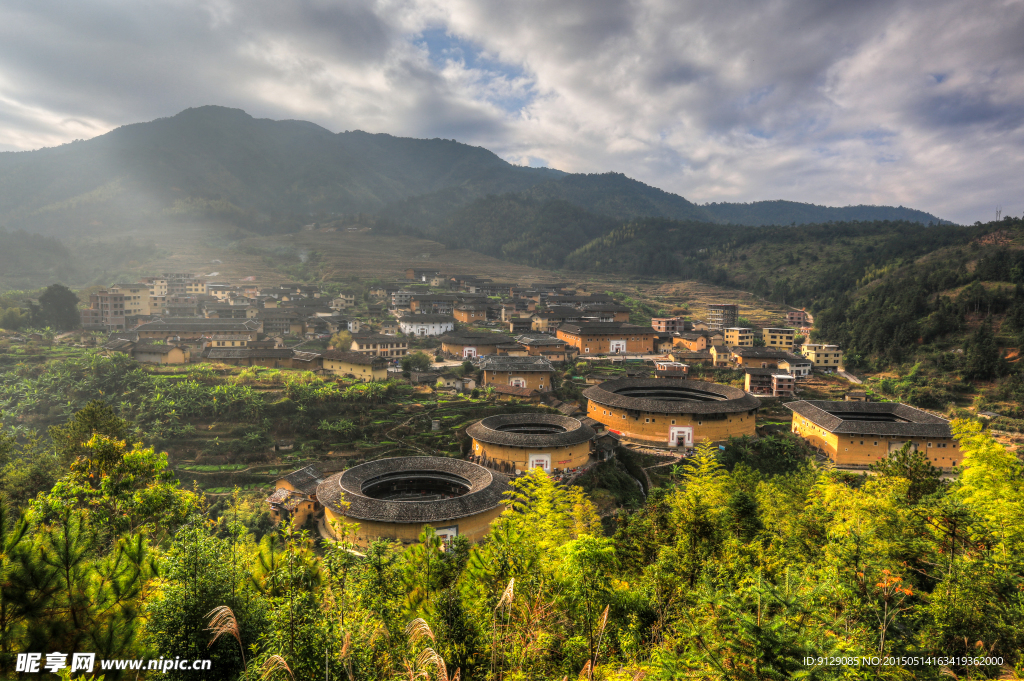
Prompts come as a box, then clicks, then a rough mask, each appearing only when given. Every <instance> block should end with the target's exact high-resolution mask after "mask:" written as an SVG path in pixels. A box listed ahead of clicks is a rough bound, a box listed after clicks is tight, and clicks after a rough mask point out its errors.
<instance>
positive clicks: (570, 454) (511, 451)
mask: <svg viewBox="0 0 1024 681" xmlns="http://www.w3.org/2000/svg"><path fill="white" fill-rule="evenodd" d="M473 454H474V455H476V456H483V455H486V456H487V458H488V459H494V460H495V461H502V462H505V463H514V464H515V466H516V469H517V470H520V471H525V470H526V467H527V465H528V464H529V458H528V457H529V455H530V454H550V455H551V467H552V468H554V469H562V468H577V467H579V466H582V465H583V464H585V463H586V462H587V461H588V460H589V458H590V443H589V442H581V443H580V444H578V445H570V446H568V447H508V446H505V445H493V444H488V443H486V442H479V441H477V440H473Z"/></svg>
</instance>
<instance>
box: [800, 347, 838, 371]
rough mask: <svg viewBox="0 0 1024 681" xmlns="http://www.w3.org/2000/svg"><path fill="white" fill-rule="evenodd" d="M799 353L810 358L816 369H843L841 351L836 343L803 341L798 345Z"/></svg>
mask: <svg viewBox="0 0 1024 681" xmlns="http://www.w3.org/2000/svg"><path fill="white" fill-rule="evenodd" d="M800 354H801V355H803V356H804V357H806V358H807V359H809V360H811V363H812V364H813V365H814V369H815V370H817V371H842V370H843V351H842V350H840V349H839V346H838V345H821V344H817V343H805V344H804V345H801V346H800Z"/></svg>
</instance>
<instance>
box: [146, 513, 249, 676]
mask: <svg viewBox="0 0 1024 681" xmlns="http://www.w3.org/2000/svg"><path fill="white" fill-rule="evenodd" d="M248 565H249V559H248V558H246V557H244V556H242V557H239V555H238V553H236V552H235V551H233V547H232V545H231V543H230V542H229V541H228V540H225V539H220V538H217V537H216V536H214V535H213V534H212V532H211V526H210V524H209V523H207V522H206V521H205V520H204V519H203V518H202V517H201V516H192V517H191V518H190V519H189V521H188V523H187V524H185V525H183V526H182V527H181V529H179V530H178V532H177V533H176V534H175V535H174V540H173V542H172V543H171V546H170V550H169V551H168V552H167V554H166V555H165V556H164V557H162V558H161V560H160V574H161V576H160V581H159V582H158V588H157V589H156V590H155V591H154V594H153V596H152V597H151V598H150V599H149V600H148V601H147V602H146V605H145V616H146V626H145V631H144V641H145V643H146V645H148V646H150V647H152V649H153V650H155V651H156V652H157V654H158V655H160V656H163V657H165V658H175V657H178V656H181V657H187V658H190V659H201V658H203V659H205V658H209V659H211V660H212V661H213V662H212V664H211V669H210V670H209V671H207V672H204V673H205V674H206V675H207V678H210V679H236V678H238V673H239V672H240V671H241V670H242V653H241V651H240V650H239V646H238V645H237V644H236V643H235V641H232V640H228V638H229V637H222V638H220V639H219V640H218V641H217V642H216V643H214V644H212V645H211V644H210V640H211V638H212V635H211V633H210V632H209V631H208V627H209V621H210V613H211V612H212V611H213V610H214V609H215V608H217V607H219V606H223V605H226V606H228V607H230V608H231V610H232V612H233V613H234V617H235V622H236V628H237V632H238V635H239V637H240V638H241V642H242V647H243V648H245V649H248V648H249V647H250V646H252V645H254V644H255V643H256V642H257V640H259V638H260V637H261V636H262V635H263V634H264V633H265V632H266V629H267V626H268V622H269V620H268V612H267V611H268V608H269V604H268V603H267V600H266V598H265V597H264V596H263V595H262V594H260V593H259V592H258V591H257V590H256V589H254V588H253V587H252V584H251V582H250V581H249V580H248V579H247V576H246V569H247V567H248ZM194 676H195V674H194V672H181V671H171V672H169V676H168V678H170V679H176V678H180V679H184V678H191V677H194Z"/></svg>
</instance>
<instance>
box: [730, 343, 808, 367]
mask: <svg viewBox="0 0 1024 681" xmlns="http://www.w3.org/2000/svg"><path fill="white" fill-rule="evenodd" d="M729 349H730V351H731V352H732V356H731V358H730V360H731V362H732V363H734V364H735V365H736V366H737V367H738V368H741V369H742V368H746V367H760V368H762V369H764V368H768V367H771V368H776V367H778V366H779V362H783V361H787V360H789V359H791V358H792V357H793V354H792V353H790V352H787V351H785V350H778V349H775V348H750V347H735V346H733V347H730V348H729Z"/></svg>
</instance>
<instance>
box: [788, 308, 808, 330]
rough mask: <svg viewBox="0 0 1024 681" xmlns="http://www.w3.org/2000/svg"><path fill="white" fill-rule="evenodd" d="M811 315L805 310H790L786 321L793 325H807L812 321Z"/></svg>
mask: <svg viewBox="0 0 1024 681" xmlns="http://www.w3.org/2000/svg"><path fill="white" fill-rule="evenodd" d="M810 321H811V320H810V315H808V314H807V312H805V311H804V310H790V311H789V312H787V313H786V323H787V324H792V325H793V326H807V325H808V324H809V323H810Z"/></svg>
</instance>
